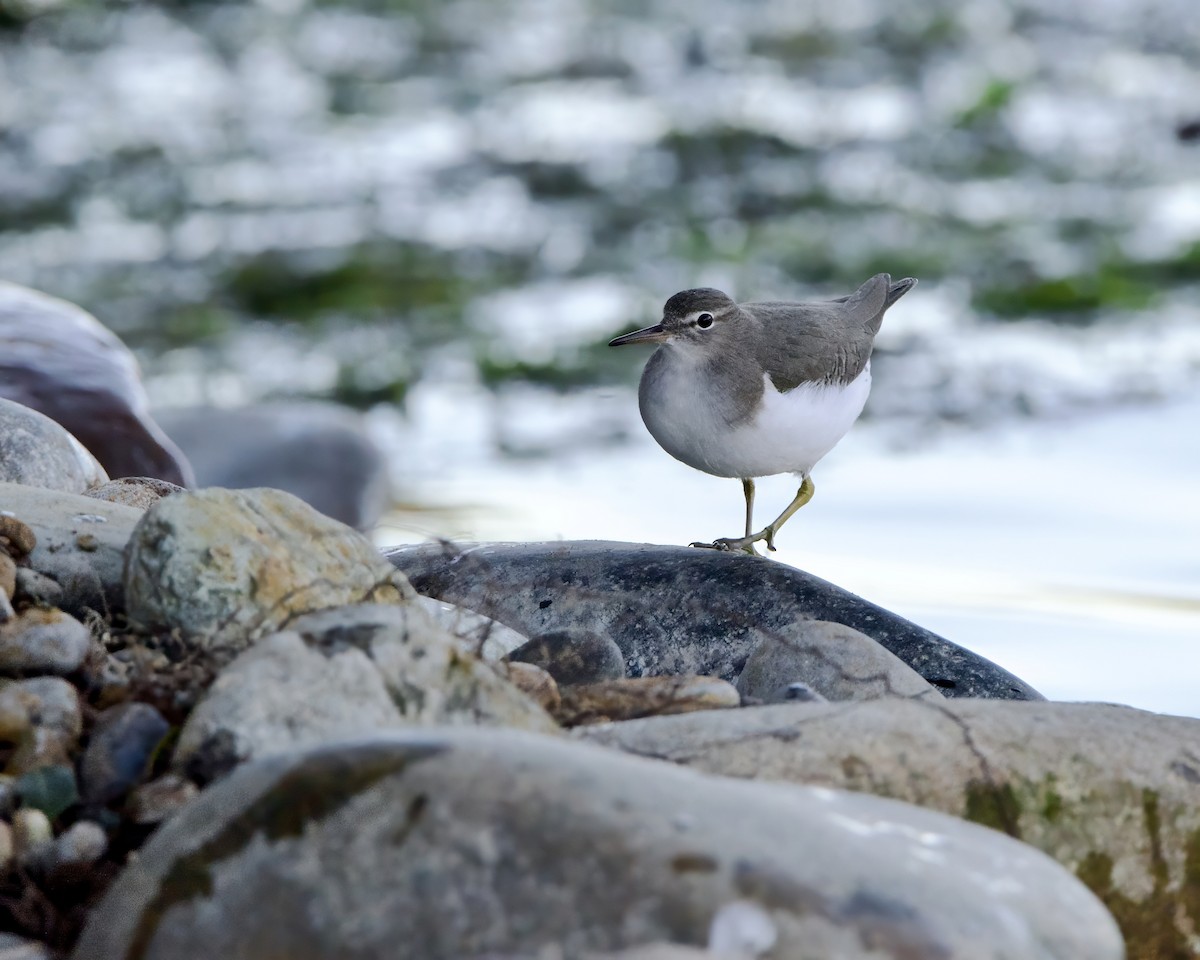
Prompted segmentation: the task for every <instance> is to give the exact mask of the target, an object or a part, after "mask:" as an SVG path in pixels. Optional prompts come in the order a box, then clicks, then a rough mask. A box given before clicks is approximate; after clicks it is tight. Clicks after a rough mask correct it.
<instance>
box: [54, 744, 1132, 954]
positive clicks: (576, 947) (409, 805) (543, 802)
mask: <svg viewBox="0 0 1200 960" xmlns="http://www.w3.org/2000/svg"><path fill="white" fill-rule="evenodd" d="M196 878H200V879H199V881H197V879H196ZM734 901H750V902H752V903H754V904H755V905H757V906H758V907H759V908H761V910H762V911H763V913H765V914H766V915H767V916H768V919H769V921H770V923H771V925H772V926H773V928H774V930H775V932H776V935H777V943H776V946H775V947H774V948H773V950H774V953H773V954H772V955H773V956H779V957H822V958H824V957H837V958H839V960H868V958H871V960H874V958H884V957H891V958H895V960H901V958H912V957H971V958H980V960H1049V958H1056V960H1058V958H1061V960H1068V958H1069V960H1079V958H1085V957H1086V958H1088V960H1118V958H1120V957H1122V956H1123V952H1122V947H1121V940H1120V936H1119V934H1118V932H1117V928H1116V925H1115V924H1114V923H1113V921H1112V918H1111V917H1110V916H1109V915H1108V913H1107V912H1106V911H1105V910H1104V908H1103V907H1102V906H1101V904H1100V903H1099V901H1097V900H1096V898H1095V897H1094V896H1093V895H1092V894H1091V893H1090V892H1089V891H1088V890H1086V889H1085V888H1084V887H1083V885H1082V884H1080V883H1079V882H1078V881H1077V880H1076V879H1075V878H1074V877H1072V876H1071V875H1070V874H1069V873H1068V872H1067V871H1066V870H1064V869H1063V868H1062V867H1060V866H1059V865H1058V864H1056V863H1054V862H1053V861H1052V860H1051V859H1050V858H1048V857H1046V856H1045V855H1044V854H1042V853H1041V852H1039V851H1037V850H1034V849H1033V848H1031V847H1028V846H1026V845H1024V844H1021V843H1018V842H1016V841H1014V840H1012V839H1011V838H1009V837H1005V836H1004V835H1002V834H999V833H997V832H995V831H992V830H987V829H984V828H982V827H979V826H976V825H974V824H969V823H964V822H962V821H959V820H956V819H955V818H953V817H947V816H944V815H942V814H937V813H934V812H932V811H928V810H922V809H920V808H917V807H912V806H909V805H907V804H901V803H897V802H895V801H892V800H884V799H880V798H878V797H870V796H866V795H863V794H855V793H848V792H842V791H834V790H825V789H811V788H804V787H796V786H791V785H779V784H765V783H747V782H741V781H736V780H729V779H724V778H716V777H710V776H705V775H701V774H698V773H696V772H694V771H690V770H685V769H681V768H678V767H674V766H672V765H669V764H663V763H659V762H654V761H647V760H640V759H637V758H633V757H628V756H622V755H621V754H619V753H616V752H613V751H606V750H600V749H597V748H592V747H588V746H587V745H584V744H577V743H576V744H572V743H568V742H564V741H563V740H562V739H561V738H553V737H538V736H534V735H531V734H521V733H517V732H515V731H452V730H447V729H437V730H430V731H428V732H412V733H409V734H402V735H392V736H390V737H377V738H374V739H373V740H369V741H360V742H358V743H340V744H331V745H328V746H327V747H324V748H320V749H317V750H312V751H308V752H304V753H291V754H282V755H278V756H275V757H271V758H267V759H265V760H261V761H258V762H256V763H253V764H247V765H245V766H243V767H242V768H240V769H239V770H237V771H235V772H234V773H233V774H232V775H231V776H230V777H228V778H227V779H226V780H224V781H223V782H221V783H218V784H215V785H213V786H211V787H210V788H209V789H207V790H205V791H204V793H203V794H201V796H200V797H198V798H197V799H196V800H195V801H194V802H193V803H191V804H189V805H188V806H187V807H186V808H185V809H184V810H183V811H182V812H181V813H180V814H179V815H178V816H177V817H175V818H173V819H172V820H170V821H168V822H167V823H166V824H165V825H164V826H163V827H162V828H160V829H159V830H158V831H157V832H156V833H155V834H154V835H153V836H152V837H151V838H150V840H149V841H148V842H147V844H146V845H145V846H144V847H143V848H142V849H141V851H140V852H139V855H138V857H137V858H136V859H135V860H133V861H131V862H130V864H129V865H128V866H127V867H126V869H125V870H124V871H123V872H122V874H121V875H120V876H119V877H118V879H117V880H116V882H115V883H114V885H113V886H112V888H111V889H110V890H109V891H108V893H107V894H106V896H105V897H104V898H103V900H102V901H101V902H100V904H99V905H98V906H97V907H96V909H95V910H94V911H93V912H92V914H91V916H90V918H89V920H88V923H87V926H86V928H85V929H84V931H83V934H82V936H81V937H80V939H79V941H78V943H77V945H76V947H75V952H74V954H73V957H74V958H75V960H117V958H132V957H137V958H138V960H166V958H170V960H176V958H179V957H192V956H211V957H222V958H223V960H249V958H255V960H258V958H261V957H265V956H273V957H274V956H277V957H284V956H286V957H289V958H290V960H327V958H329V957H333V956H353V957H355V958H356V960H377V958H378V960H383V958H390V957H394V956H396V951H397V945H398V944H420V951H419V953H420V956H421V958H422V960H440V958H454V960H459V958H462V957H479V956H482V955H487V954H492V955H497V954H498V955H501V956H504V955H508V956H511V955H514V954H516V955H530V954H534V953H540V955H553V954H552V953H547V951H549V952H553V951H559V950H561V952H562V955H563V956H566V957H573V956H579V955H581V954H583V953H584V952H586V951H604V950H609V951H612V950H620V949H624V948H627V947H632V946H637V945H645V944H651V943H656V942H657V943H664V942H677V943H678V942H682V943H684V944H690V945H696V944H700V943H704V942H705V941H706V939H707V938H708V936H709V934H710V930H711V928H712V922H713V918H714V916H715V915H716V914H717V913H718V912H719V911H721V910H723V909H726V908H727V907H728V905H729V904H730V903H731V902H734ZM247 905H253V906H254V908H253V909H247Z"/></svg>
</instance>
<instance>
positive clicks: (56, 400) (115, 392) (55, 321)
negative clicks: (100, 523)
mask: <svg viewBox="0 0 1200 960" xmlns="http://www.w3.org/2000/svg"><path fill="white" fill-rule="evenodd" d="M0 396H3V397H7V398H8V399H10V400H15V401H17V402H18V403H22V404H24V405H25V406H27V407H32V408H33V409H35V410H39V411H41V412H42V413H44V414H45V415H46V416H48V417H50V418H51V419H52V420H55V421H57V422H58V423H61V424H62V425H63V426H64V427H65V428H66V429H67V430H69V431H70V432H71V433H72V434H73V435H74V436H76V437H78V438H79V441H80V443H82V444H83V445H84V446H85V447H86V448H87V449H88V450H90V451H91V452H92V453H93V454H94V455H95V457H96V459H98V460H99V461H100V463H102V464H103V465H104V469H105V470H106V471H107V473H108V475H109V476H112V477H139V476H150V477H159V478H161V479H163V480H169V481H170V482H171V483H178V484H181V485H183V486H187V485H188V484H189V483H190V481H191V469H190V468H189V467H188V465H187V461H186V460H185V459H184V457H183V455H182V454H180V453H179V451H178V449H177V448H176V447H175V445H174V444H173V443H172V442H171V441H170V440H168V439H167V437H166V435H165V434H164V433H163V432H162V430H160V429H159V427H158V425H157V424H156V423H155V422H154V421H153V420H152V419H151V417H150V415H149V413H148V412H147V403H146V391H145V390H144V389H143V387H142V383H141V378H140V375H139V372H138V366H137V361H136V360H134V357H133V354H131V353H130V352H129V351H128V350H127V349H126V348H125V345H124V344H123V343H121V341H120V340H118V339H117V337H116V336H115V335H114V334H113V333H112V332H111V331H109V330H108V329H107V328H106V327H105V326H103V325H102V324H101V323H100V322H99V321H98V320H97V319H96V318H95V317H93V316H92V315H91V314H89V313H87V312H86V311H84V310H81V309H80V308H79V307H77V306H75V305H74V304H72V303H67V302H66V301H65V300H58V299H56V298H54V297H49V296H47V295H46V294H44V293H39V292H37V291H36V290H30V289H28V288H26V287H21V286H17V285H16V284H14V283H4V282H0Z"/></svg>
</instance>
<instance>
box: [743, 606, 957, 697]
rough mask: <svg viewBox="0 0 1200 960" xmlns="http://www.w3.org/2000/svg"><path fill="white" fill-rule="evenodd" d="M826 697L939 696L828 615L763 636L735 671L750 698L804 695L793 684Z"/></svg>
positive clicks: (869, 641)
mask: <svg viewBox="0 0 1200 960" xmlns="http://www.w3.org/2000/svg"><path fill="white" fill-rule="evenodd" d="M796 683H801V684H803V685H804V686H805V687H806V688H807V690H808V691H810V692H813V693H817V694H820V695H821V696H822V697H824V698H825V699H826V700H873V699H875V698H876V697H935V698H937V699H938V700H941V699H943V697H942V695H941V694H940V693H938V692H937V690H936V689H935V688H934V687H932V686H931V685H930V684H928V683H926V682H925V681H924V680H923V679H922V678H921V676H920V674H918V673H917V672H916V671H915V670H913V669H912V668H911V667H909V666H908V665H907V664H905V663H904V661H902V660H901V659H900V658H899V657H897V656H895V655H894V654H891V653H889V652H888V651H887V650H885V649H884V648H883V647H882V646H880V645H879V644H878V643H876V642H875V641H874V640H872V639H871V638H870V637H868V636H867V635H866V634H865V633H860V632H859V631H857V630H854V629H851V628H850V627H847V626H846V625H845V624H841V623H831V622H829V621H828V620H809V621H801V622H799V623H796V624H795V625H794V626H793V627H792V630H791V631H789V633H788V634H787V635H786V636H779V637H764V638H763V639H762V641H761V642H760V643H759V645H758V646H757V647H756V648H755V649H754V652H753V653H751V654H750V659H748V660H747V661H746V666H745V667H743V668H742V672H741V674H739V676H738V681H737V688H738V692H739V693H741V695H742V696H743V697H745V698H746V699H748V700H758V701H761V702H763V703H783V702H785V701H788V700H796V699H804V698H805V697H804V696H797V691H796V689H795V688H794V687H793V685H794V684H796Z"/></svg>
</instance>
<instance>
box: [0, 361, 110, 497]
mask: <svg viewBox="0 0 1200 960" xmlns="http://www.w3.org/2000/svg"><path fill="white" fill-rule="evenodd" d="M0 349H2V345H0ZM106 480H108V474H106V473H105V472H104V468H103V467H102V466H100V464H99V463H97V462H96V458H95V457H93V456H92V455H91V454H90V453H88V451H87V450H86V449H85V448H84V446H83V444H81V443H80V442H79V441H78V440H76V439H75V438H74V437H73V436H71V434H70V433H69V432H68V431H67V430H65V429H64V428H63V427H62V426H61V425H60V424H58V423H55V422H54V421H53V420H51V419H50V418H49V417H46V416H43V415H42V414H40V413H38V412H37V411H36V410H33V409H31V408H29V407H26V406H23V405H21V404H19V403H14V402H13V401H12V400H5V399H4V398H3V397H0V482H3V483H20V484H24V485H25V486H29V487H43V488H45V489H47V490H62V491H65V492H66V493H83V491H84V490H86V489H87V488H88V487H91V486H94V485H96V484H101V483H104V482H105V481H106ZM0 509H3V508H2V507H0Z"/></svg>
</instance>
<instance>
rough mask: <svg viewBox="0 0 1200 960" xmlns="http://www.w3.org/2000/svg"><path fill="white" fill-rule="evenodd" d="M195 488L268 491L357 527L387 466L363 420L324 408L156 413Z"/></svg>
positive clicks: (384, 499)
mask: <svg viewBox="0 0 1200 960" xmlns="http://www.w3.org/2000/svg"><path fill="white" fill-rule="evenodd" d="M159 421H160V422H161V423H162V424H163V427H164V428H165V429H166V431H167V433H169V434H170V435H171V437H172V438H174V440H175V441H176V442H177V443H178V444H179V445H180V446H181V447H182V448H183V450H184V452H185V453H186V454H187V457H188V459H189V460H190V461H191V462H192V465H193V466H194V467H195V470H196V482H197V484H198V485H199V486H201V487H229V488H234V489H244V488H247V487H274V488H275V489H278V490H286V491H287V492H288V493H291V494H294V495H295V496H297V497H299V498H300V499H301V500H303V501H304V502H305V503H307V504H309V505H310V506H311V507H313V508H314V509H316V510H319V511H321V513H324V514H326V515H327V516H330V517H333V518H334V519H335V520H340V521H342V523H346V524H349V525H350V526H352V527H357V528H358V529H360V530H361V529H366V528H367V527H370V526H372V525H373V524H375V523H376V522H377V521H378V520H379V517H380V516H381V515H382V513H383V510H384V509H385V508H386V506H387V504H388V501H389V499H390V494H391V491H390V482H389V478H388V472H387V464H386V462H385V460H384V458H383V454H382V452H381V451H380V450H379V447H378V445H377V444H376V443H375V441H374V440H372V439H371V437H370V435H369V434H368V433H367V430H366V423H365V420H364V419H363V415H362V414H361V413H359V412H357V411H355V410H351V409H349V408H347V407H341V406H337V405H335V404H331V403H317V402H303V403H301V402H293V403H274V404H264V405H261V406H254V407H239V408H233V409H224V408H220V407H194V408H177V409H171V410H163V411H161V412H160V413H159Z"/></svg>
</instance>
